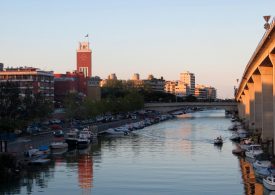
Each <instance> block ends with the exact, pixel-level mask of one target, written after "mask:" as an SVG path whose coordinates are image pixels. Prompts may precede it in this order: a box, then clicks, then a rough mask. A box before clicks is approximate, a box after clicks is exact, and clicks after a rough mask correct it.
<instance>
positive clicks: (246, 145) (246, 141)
mask: <svg viewBox="0 0 275 195" xmlns="http://www.w3.org/2000/svg"><path fill="white" fill-rule="evenodd" d="M253 143H254V142H253V140H252V139H251V138H249V139H244V140H243V141H241V143H240V147H241V149H243V150H248V149H249V146H250V145H251V144H253Z"/></svg>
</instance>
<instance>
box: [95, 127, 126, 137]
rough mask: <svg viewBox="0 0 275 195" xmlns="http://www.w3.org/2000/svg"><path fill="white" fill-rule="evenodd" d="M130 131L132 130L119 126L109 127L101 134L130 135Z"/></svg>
mask: <svg viewBox="0 0 275 195" xmlns="http://www.w3.org/2000/svg"><path fill="white" fill-rule="evenodd" d="M129 133H130V131H129V130H128V129H127V128H124V127H118V128H109V129H107V130H105V131H103V132H101V133H100V134H103V135H117V136H121V135H129Z"/></svg>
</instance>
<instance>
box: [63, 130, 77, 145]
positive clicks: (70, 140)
mask: <svg viewBox="0 0 275 195" xmlns="http://www.w3.org/2000/svg"><path fill="white" fill-rule="evenodd" d="M77 139H78V130H77V129H74V130H71V131H70V132H68V133H67V134H66V138H65V142H66V143H67V144H68V146H69V147H76V146H77Z"/></svg>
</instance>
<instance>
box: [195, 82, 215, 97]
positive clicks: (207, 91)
mask: <svg viewBox="0 0 275 195" xmlns="http://www.w3.org/2000/svg"><path fill="white" fill-rule="evenodd" d="M195 96H196V98H197V99H198V100H215V99H216V98H217V90H216V89H215V88H214V87H211V86H205V85H196V88H195Z"/></svg>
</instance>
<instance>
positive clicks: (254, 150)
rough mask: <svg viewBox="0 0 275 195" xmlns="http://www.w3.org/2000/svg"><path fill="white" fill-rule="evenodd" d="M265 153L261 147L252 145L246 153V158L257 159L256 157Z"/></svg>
mask: <svg viewBox="0 0 275 195" xmlns="http://www.w3.org/2000/svg"><path fill="white" fill-rule="evenodd" d="M262 153H263V150H262V147H261V145H258V144H252V145H250V146H249V148H248V150H247V151H246V152H245V156H247V157H249V158H255V157H256V156H258V155H260V154H262Z"/></svg>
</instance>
